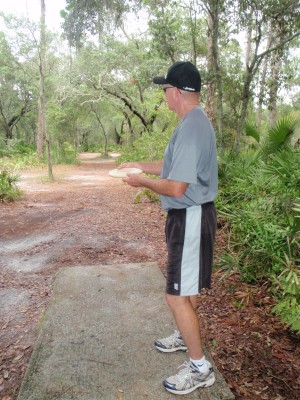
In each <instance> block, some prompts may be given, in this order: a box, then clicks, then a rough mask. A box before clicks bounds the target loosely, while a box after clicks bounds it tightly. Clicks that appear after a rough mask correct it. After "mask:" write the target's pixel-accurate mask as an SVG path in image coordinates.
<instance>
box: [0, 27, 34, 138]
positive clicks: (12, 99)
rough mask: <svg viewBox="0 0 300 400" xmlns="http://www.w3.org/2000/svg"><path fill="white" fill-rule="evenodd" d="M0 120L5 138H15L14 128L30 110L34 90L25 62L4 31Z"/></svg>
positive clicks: (0, 37) (0, 60)
mask: <svg viewBox="0 0 300 400" xmlns="http://www.w3.org/2000/svg"><path fill="white" fill-rule="evenodd" d="M0 54H1V57H0V121H1V122H2V126H3V130H4V132H5V140H6V141H8V140H11V139H13V129H14V128H15V127H16V126H17V125H18V123H19V122H20V121H21V120H22V119H23V118H24V117H25V116H26V114H27V113H28V112H29V111H30V109H31V105H32V92H31V90H30V85H29V83H28V80H27V77H26V73H24V64H25V63H23V64H22V63H20V62H19V61H18V59H17V57H16V56H15V55H14V54H13V53H12V51H11V48H10V46H9V43H8V42H7V40H6V38H5V35H4V33H3V32H0Z"/></svg>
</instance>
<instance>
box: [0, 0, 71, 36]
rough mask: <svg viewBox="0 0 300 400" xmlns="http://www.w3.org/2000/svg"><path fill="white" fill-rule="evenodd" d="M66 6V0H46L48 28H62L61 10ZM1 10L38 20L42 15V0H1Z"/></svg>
mask: <svg viewBox="0 0 300 400" xmlns="http://www.w3.org/2000/svg"><path fill="white" fill-rule="evenodd" d="M64 8H65V0H48V1H47V0H46V24H47V26H48V28H50V29H53V30H61V28H60V25H61V23H62V18H61V17H60V10H63V9H64ZM0 10H1V11H2V12H4V13H5V14H13V15H16V16H22V15H23V16H26V17H28V18H29V19H31V20H35V21H37V20H39V18H40V15H41V2H40V0H0Z"/></svg>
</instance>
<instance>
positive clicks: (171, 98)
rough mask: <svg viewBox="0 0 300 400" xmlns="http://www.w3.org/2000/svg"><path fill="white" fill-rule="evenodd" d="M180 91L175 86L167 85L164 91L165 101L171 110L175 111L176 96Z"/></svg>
mask: <svg viewBox="0 0 300 400" xmlns="http://www.w3.org/2000/svg"><path fill="white" fill-rule="evenodd" d="M177 90H178V89H177V88H176V87H175V86H171V85H168V84H167V85H165V86H164V88H163V91H164V92H165V99H166V101H167V104H168V107H169V109H170V110H172V111H175V104H176V103H175V95H176V91H177Z"/></svg>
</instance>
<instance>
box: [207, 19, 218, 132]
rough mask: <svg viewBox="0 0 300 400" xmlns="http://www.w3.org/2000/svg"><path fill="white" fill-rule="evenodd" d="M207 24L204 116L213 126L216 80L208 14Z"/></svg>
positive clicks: (210, 22)
mask: <svg viewBox="0 0 300 400" xmlns="http://www.w3.org/2000/svg"><path fill="white" fill-rule="evenodd" d="M207 22H208V32H207V53H208V54H207V70H208V71H209V75H210V79H209V82H208V85H207V93H206V101H205V111H206V114H207V116H208V118H209V120H210V121H211V123H212V124H214V119H215V111H216V101H215V100H216V97H215V93H216V80H215V69H214V59H213V19H212V15H211V13H210V12H209V13H208V16H207Z"/></svg>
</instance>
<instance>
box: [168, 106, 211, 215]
mask: <svg viewBox="0 0 300 400" xmlns="http://www.w3.org/2000/svg"><path fill="white" fill-rule="evenodd" d="M161 178H165V179H170V180H173V181H178V182H186V183H189V186H188V188H187V190H186V192H185V194H184V195H183V196H181V197H180V198H175V197H170V196H163V195H161V196H160V199H161V204H162V208H163V209H164V210H166V211H167V210H170V209H172V208H176V209H178V208H187V207H191V206H195V205H200V204H204V203H208V202H210V201H214V200H215V198H216V196H217V191H218V167H217V151H216V140H215V134H214V131H213V128H212V126H211V124H210V121H209V119H208V118H207V116H206V114H205V113H204V112H203V110H202V108H201V107H200V106H199V107H196V108H194V109H193V110H191V111H190V112H189V113H188V114H186V115H185V116H184V117H183V119H182V120H181V121H180V123H179V125H178V126H177V128H176V129H175V131H174V132H173V135H172V137H171V139H170V142H169V144H168V145H167V147H166V150H165V155H164V162H163V167H162V171H161Z"/></svg>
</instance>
